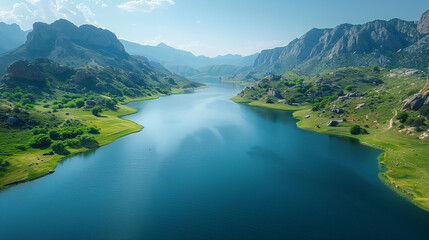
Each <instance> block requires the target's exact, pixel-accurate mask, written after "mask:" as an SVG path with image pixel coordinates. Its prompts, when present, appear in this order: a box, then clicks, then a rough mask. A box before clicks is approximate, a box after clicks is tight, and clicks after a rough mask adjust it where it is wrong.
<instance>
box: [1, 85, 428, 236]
mask: <svg viewBox="0 0 429 240" xmlns="http://www.w3.org/2000/svg"><path fill="white" fill-rule="evenodd" d="M204 81H206V82H207V81H208V80H207V79H206V80H204ZM209 86H210V88H208V89H204V90H199V91H195V92H191V93H187V94H181V95H173V96H168V97H163V98H161V99H158V100H153V101H146V102H137V103H133V104H130V105H131V106H132V107H135V108H137V109H139V110H140V111H139V113H137V114H135V115H131V116H128V117H126V118H127V119H130V120H132V121H135V122H137V123H139V124H142V125H144V126H145V128H144V130H143V131H142V132H139V133H136V134H133V135H129V136H127V137H124V138H121V139H118V140H117V141H115V142H114V143H113V144H110V145H108V146H104V147H101V148H99V149H97V150H96V151H93V152H90V153H86V154H82V155H78V156H75V157H72V158H70V159H68V160H66V161H64V162H63V163H61V164H60V165H59V166H58V168H57V171H56V173H55V174H52V175H49V176H47V177H44V178H41V179H39V180H36V181H33V182H30V183H26V184H22V185H19V186H16V187H13V188H10V189H8V190H6V191H2V192H0V238H1V239H5V240H6V239H387V238H388V239H428V236H429V214H428V213H426V212H424V211H422V210H420V209H419V208H417V207H415V206H413V205H412V204H410V203H409V202H407V201H406V200H404V199H402V198H400V197H398V196H396V195H395V194H394V193H393V192H392V191H390V190H389V189H388V188H387V187H386V186H384V185H383V183H382V182H380V180H379V179H378V177H377V174H378V172H379V170H378V167H377V156H378V155H379V154H380V153H381V152H380V151H378V150H374V149H371V148H368V147H365V146H362V145H360V144H359V143H358V142H356V141H352V140H347V139H341V138H338V137H330V136H325V135H319V134H315V133H312V132H308V131H304V130H301V129H298V128H297V127H296V121H295V120H294V119H293V117H292V116H291V113H288V112H280V111H272V110H263V109H257V108H251V107H247V106H245V105H240V104H235V103H233V102H232V101H230V100H228V99H229V98H230V97H232V96H234V95H235V94H236V93H237V92H239V91H240V89H241V87H239V86H237V85H233V84H222V83H218V82H216V81H212V83H209Z"/></svg>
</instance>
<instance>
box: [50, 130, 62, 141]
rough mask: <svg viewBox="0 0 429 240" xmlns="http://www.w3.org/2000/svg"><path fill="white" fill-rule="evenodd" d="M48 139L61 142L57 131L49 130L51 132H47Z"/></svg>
mask: <svg viewBox="0 0 429 240" xmlns="http://www.w3.org/2000/svg"><path fill="white" fill-rule="evenodd" d="M49 137H50V138H51V139H52V140H61V135H60V132H58V131H57V130H51V131H49Z"/></svg>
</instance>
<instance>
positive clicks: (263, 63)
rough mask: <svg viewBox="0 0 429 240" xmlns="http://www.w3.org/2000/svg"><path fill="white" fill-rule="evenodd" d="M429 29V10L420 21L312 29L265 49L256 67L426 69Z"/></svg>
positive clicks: (308, 71)
mask: <svg viewBox="0 0 429 240" xmlns="http://www.w3.org/2000/svg"><path fill="white" fill-rule="evenodd" d="M428 33H429V11H427V12H425V13H424V14H423V15H422V16H421V18H420V21H419V22H417V23H416V22H412V21H404V20H400V19H392V20H390V21H382V20H375V21H372V22H368V23H365V24H362V25H352V24H341V25H339V26H337V27H335V28H329V29H312V30H310V31H309V32H307V33H306V34H305V35H303V36H302V37H300V38H298V39H295V40H294V41H292V42H291V43H289V44H288V45H287V46H285V47H279V48H274V49H270V50H264V51H262V52H261V53H260V54H259V56H258V57H257V59H256V60H255V62H254V65H253V71H256V72H271V73H285V72H288V71H296V72H299V73H303V74H310V75H312V74H317V73H321V72H323V71H324V70H326V69H335V68H339V67H347V66H374V65H379V66H383V67H388V68H395V67H409V68H417V69H421V70H426V69H427V67H428V63H429V35H428Z"/></svg>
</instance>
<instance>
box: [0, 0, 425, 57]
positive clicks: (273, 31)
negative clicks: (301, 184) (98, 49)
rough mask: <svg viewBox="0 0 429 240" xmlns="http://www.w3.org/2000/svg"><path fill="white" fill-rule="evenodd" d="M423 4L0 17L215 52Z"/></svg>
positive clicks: (394, 14) (316, 3)
mask: <svg viewBox="0 0 429 240" xmlns="http://www.w3.org/2000/svg"><path fill="white" fill-rule="evenodd" d="M426 10H429V0H407V1H405V0H358V1H347V0H324V1H322V0H300V1H297V0H115V1H113V0H0V21H2V22H6V23H17V24H18V25H20V26H21V28H23V29H24V30H28V29H31V28H32V24H33V23H34V22H47V23H51V22H53V21H55V20H57V19H59V18H65V19H68V20H70V21H72V22H73V23H75V24H76V25H82V24H93V25H96V26H98V27H102V28H106V29H108V30H110V31H112V32H114V33H115V34H116V35H117V36H118V37H119V38H121V39H126V40H129V41H133V42H137V43H141V44H147V45H157V44H159V43H161V42H163V43H166V44H168V45H170V46H172V47H175V48H178V49H183V50H187V51H191V52H192V53H194V54H195V55H206V56H209V57H214V56H217V55H225V54H241V55H244V56H246V55H250V54H253V53H257V52H260V51H261V50H263V49H271V48H274V47H280V46H285V45H287V44H288V43H289V42H290V41H292V40H293V39H295V38H298V37H300V36H302V35H303V34H304V33H306V32H307V31H309V30H310V29H312V28H332V27H335V26H337V25H339V24H342V23H352V24H362V23H365V22H368V21H373V20H376V19H381V20H389V19H392V18H400V19H403V20H409V21H418V20H419V18H420V15H421V14H422V13H423V12H425V11H426Z"/></svg>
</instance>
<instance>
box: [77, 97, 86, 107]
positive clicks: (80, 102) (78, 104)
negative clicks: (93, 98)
mask: <svg viewBox="0 0 429 240" xmlns="http://www.w3.org/2000/svg"><path fill="white" fill-rule="evenodd" d="M83 106H85V101H83V99H77V100H76V107H77V108H81V107H83Z"/></svg>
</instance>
